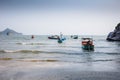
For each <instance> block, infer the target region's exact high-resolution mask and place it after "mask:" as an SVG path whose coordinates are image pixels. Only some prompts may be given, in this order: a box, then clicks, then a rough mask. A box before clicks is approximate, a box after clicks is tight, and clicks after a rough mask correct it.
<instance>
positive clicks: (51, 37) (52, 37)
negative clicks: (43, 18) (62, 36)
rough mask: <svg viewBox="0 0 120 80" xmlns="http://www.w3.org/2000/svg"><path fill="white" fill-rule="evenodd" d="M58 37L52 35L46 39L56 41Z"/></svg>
mask: <svg viewBox="0 0 120 80" xmlns="http://www.w3.org/2000/svg"><path fill="white" fill-rule="evenodd" d="M58 38H59V36H58V35H52V36H49V37H48V39H58Z"/></svg>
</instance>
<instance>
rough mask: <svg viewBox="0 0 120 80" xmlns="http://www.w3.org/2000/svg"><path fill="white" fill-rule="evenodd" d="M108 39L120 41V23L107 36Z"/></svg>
mask: <svg viewBox="0 0 120 80" xmlns="http://www.w3.org/2000/svg"><path fill="white" fill-rule="evenodd" d="M107 40H108V41H120V23H119V24H118V25H117V26H116V27H115V30H114V31H113V32H110V33H109V34H108V36H107Z"/></svg>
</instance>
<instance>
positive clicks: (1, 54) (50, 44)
mask: <svg viewBox="0 0 120 80" xmlns="http://www.w3.org/2000/svg"><path fill="white" fill-rule="evenodd" d="M48 36H50V35H35V36H34V39H31V35H22V36H2V35H1V36H0V60H3V61H7V60H12V61H22V60H23V61H24V60H28V61H33V62H35V61H36V62H37V61H38V62H43V63H44V62H58V63H59V62H65V63H73V64H74V63H90V62H109V61H117V60H118V61H119V60H120V42H110V41H106V36H96V35H94V36H93V35H92V36H90V35H79V38H78V39H72V38H71V37H70V35H65V37H66V40H65V41H63V43H58V42H57V40H53V39H48ZM85 37H87V38H88V37H89V38H93V43H94V46H95V48H94V51H85V50H83V49H82V48H81V47H82V46H81V41H82V40H81V38H85Z"/></svg>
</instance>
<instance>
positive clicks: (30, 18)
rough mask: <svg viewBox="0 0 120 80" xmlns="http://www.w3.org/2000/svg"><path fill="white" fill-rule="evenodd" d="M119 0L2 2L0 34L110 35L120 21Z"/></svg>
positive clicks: (3, 0)
mask: <svg viewBox="0 0 120 80" xmlns="http://www.w3.org/2000/svg"><path fill="white" fill-rule="evenodd" d="M119 4H120V0H0V31H3V30H4V29H6V28H10V29H13V30H15V31H17V32H20V33H23V34H26V35H32V34H33V35H49V34H50V35H51V34H59V33H60V32H62V33H63V34H65V35H72V34H75V35H77V34H78V35H107V34H108V33H109V32H111V31H113V30H114V28H115V26H116V25H117V24H118V23H119V22H120V5H119Z"/></svg>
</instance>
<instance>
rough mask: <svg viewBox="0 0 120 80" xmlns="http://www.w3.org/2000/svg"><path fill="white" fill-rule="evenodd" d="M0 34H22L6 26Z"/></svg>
mask: <svg viewBox="0 0 120 80" xmlns="http://www.w3.org/2000/svg"><path fill="white" fill-rule="evenodd" d="M0 35H7V36H9V35H22V33H18V32H16V31H14V30H12V29H9V28H6V29H5V30H3V31H1V32H0Z"/></svg>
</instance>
